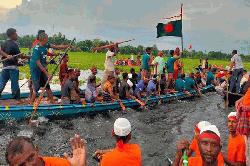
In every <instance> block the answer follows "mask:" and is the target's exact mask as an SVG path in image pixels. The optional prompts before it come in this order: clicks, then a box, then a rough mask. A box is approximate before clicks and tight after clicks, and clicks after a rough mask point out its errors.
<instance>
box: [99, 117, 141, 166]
mask: <svg viewBox="0 0 250 166" xmlns="http://www.w3.org/2000/svg"><path fill="white" fill-rule="evenodd" d="M113 136H114V137H115V138H116V147H115V148H114V149H111V150H105V151H102V150H97V151H96V153H95V156H96V157H97V158H98V159H100V160H101V161H100V166H115V165H119V166H132V165H133V166H141V165H142V161H141V150H140V147H139V146H138V145H137V144H129V143H128V142H129V141H130V139H131V124H130V122H129V121H128V120H127V119H125V118H118V119H116V121H115V123H114V130H113Z"/></svg>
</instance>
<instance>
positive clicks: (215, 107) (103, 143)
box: [0, 93, 232, 166]
mask: <svg viewBox="0 0 250 166" xmlns="http://www.w3.org/2000/svg"><path fill="white" fill-rule="evenodd" d="M221 103H222V99H221V97H220V96H218V95H217V94H215V93H209V94H206V95H205V96H203V97H202V98H196V99H193V100H188V101H187V100H185V101H175V102H171V104H165V105H161V106H158V107H155V108H152V109H151V110H147V111H136V110H132V109H130V110H128V113H127V114H125V115H122V114H121V112H120V111H114V112H109V113H108V114H105V115H103V114H97V115H94V114H93V115H88V116H84V117H79V118H75V119H68V120H53V121H49V122H48V123H45V124H41V125H40V126H39V127H38V128H34V129H30V128H28V127H27V125H26V124H25V123H14V122H12V123H9V124H2V125H1V130H0V134H1V137H0V148H1V149H0V165H4V164H5V159H4V152H5V147H6V144H7V142H8V141H9V140H10V139H11V138H13V137H15V136H16V135H19V134H21V135H24V134H26V135H32V136H33V138H34V142H35V144H36V145H38V147H39V149H40V152H41V154H42V155H47V156H61V155H62V154H63V153H64V152H68V151H69V145H68V140H69V138H70V137H71V136H73V135H74V134H75V133H80V134H81V135H82V136H83V137H84V138H85V139H86V140H87V146H88V165H91V166H92V165H98V163H97V162H96V161H94V160H93V159H92V158H91V155H92V154H93V153H94V151H95V150H96V149H97V148H100V149H106V148H111V147H113V146H114V139H113V138H112V137H111V129H112V126H113V123H114V121H115V119H116V118H118V117H125V118H128V119H129V121H130V122H131V124H132V129H133V131H132V134H133V138H132V141H131V142H133V143H138V144H139V145H140V146H141V149H142V158H143V165H146V166H164V165H165V164H164V163H165V158H166V156H168V157H170V158H173V157H174V153H175V149H176V148H175V147H176V141H177V140H179V139H182V138H187V139H189V140H191V138H192V135H193V126H194V124H195V123H197V122H198V121H200V120H207V121H210V122H211V123H213V124H215V125H217V127H218V128H219V130H220V132H221V135H222V140H223V145H224V147H223V150H225V144H226V140H227V128H226V115H227V114H228V112H225V111H224V109H223V108H222V107H223V104H221ZM231 111H232V109H231ZM20 132H21V133H20Z"/></svg>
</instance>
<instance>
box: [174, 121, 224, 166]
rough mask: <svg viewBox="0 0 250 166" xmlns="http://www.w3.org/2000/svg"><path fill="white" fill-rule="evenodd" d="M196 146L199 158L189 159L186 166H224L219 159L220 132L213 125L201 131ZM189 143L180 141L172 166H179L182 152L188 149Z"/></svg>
mask: <svg viewBox="0 0 250 166" xmlns="http://www.w3.org/2000/svg"><path fill="white" fill-rule="evenodd" d="M198 146H199V150H200V152H201V156H197V157H190V158H189V159H188V166H224V160H223V158H222V157H219V154H220V152H221V140H220V132H219V130H218V129H217V127H216V126H214V125H209V126H206V127H203V128H202V129H201V132H200V135H199V138H198ZM188 147H189V143H188V141H186V140H182V141H180V142H179V143H178V144H177V153H176V157H175V160H174V162H173V164H172V166H179V164H181V159H182V155H183V151H184V150H185V149H188Z"/></svg>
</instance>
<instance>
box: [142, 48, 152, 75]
mask: <svg viewBox="0 0 250 166" xmlns="http://www.w3.org/2000/svg"><path fill="white" fill-rule="evenodd" d="M151 52H152V48H151V47H147V48H146V53H144V54H143V55H142V66H141V68H142V78H143V77H146V76H148V74H150V54H151Z"/></svg>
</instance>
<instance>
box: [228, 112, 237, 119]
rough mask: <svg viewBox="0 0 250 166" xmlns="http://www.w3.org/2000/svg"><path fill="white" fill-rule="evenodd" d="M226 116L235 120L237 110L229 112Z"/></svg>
mask: <svg viewBox="0 0 250 166" xmlns="http://www.w3.org/2000/svg"><path fill="white" fill-rule="evenodd" d="M227 118H228V119H234V120H236V118H237V112H230V114H229V115H228V116H227Z"/></svg>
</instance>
